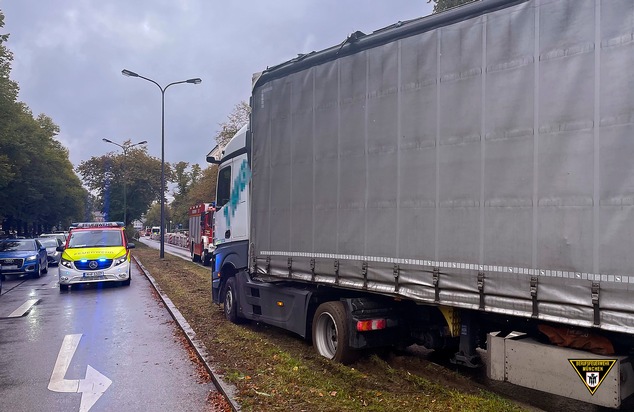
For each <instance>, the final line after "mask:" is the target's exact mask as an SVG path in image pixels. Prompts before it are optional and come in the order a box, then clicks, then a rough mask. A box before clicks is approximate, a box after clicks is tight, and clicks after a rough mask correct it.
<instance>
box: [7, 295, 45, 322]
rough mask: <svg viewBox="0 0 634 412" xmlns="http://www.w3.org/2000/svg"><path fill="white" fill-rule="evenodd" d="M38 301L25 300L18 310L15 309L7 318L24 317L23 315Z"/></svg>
mask: <svg viewBox="0 0 634 412" xmlns="http://www.w3.org/2000/svg"><path fill="white" fill-rule="evenodd" d="M39 301H40V300H39V299H29V300H27V301H26V302H24V303H23V304H22V305H21V306H20V307H19V308H17V309H16V310H14V311H13V312H11V314H10V315H9V316H8V317H10V318H19V317H20V316H24V314H25V313H26V312H28V311H29V310H30V309H31V306H33V305H35V304H36V303H37V302H39Z"/></svg>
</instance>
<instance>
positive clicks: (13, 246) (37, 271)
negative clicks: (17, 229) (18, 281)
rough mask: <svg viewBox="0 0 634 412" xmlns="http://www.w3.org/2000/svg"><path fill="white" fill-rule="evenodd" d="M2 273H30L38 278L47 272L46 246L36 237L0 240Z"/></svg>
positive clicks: (4, 274)
mask: <svg viewBox="0 0 634 412" xmlns="http://www.w3.org/2000/svg"><path fill="white" fill-rule="evenodd" d="M0 266H2V275H3V276H6V275H31V276H33V277H36V278H39V277H40V276H41V275H42V273H46V272H48V258H47V253H46V248H45V247H44V246H43V245H42V244H41V243H40V242H39V240H36V239H3V240H2V241H0Z"/></svg>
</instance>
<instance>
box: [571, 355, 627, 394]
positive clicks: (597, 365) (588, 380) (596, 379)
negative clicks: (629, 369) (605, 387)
mask: <svg viewBox="0 0 634 412" xmlns="http://www.w3.org/2000/svg"><path fill="white" fill-rule="evenodd" d="M568 362H570V364H571V365H572V367H573V368H574V369H575V372H577V375H579V377H580V378H581V381H582V382H583V383H584V385H586V388H587V389H588V391H590V395H594V393H595V392H596V391H597V389H599V386H600V385H601V383H602V382H603V380H604V379H605V377H606V376H608V374H609V373H610V370H611V369H612V367H613V366H614V364H615V363H616V359H568Z"/></svg>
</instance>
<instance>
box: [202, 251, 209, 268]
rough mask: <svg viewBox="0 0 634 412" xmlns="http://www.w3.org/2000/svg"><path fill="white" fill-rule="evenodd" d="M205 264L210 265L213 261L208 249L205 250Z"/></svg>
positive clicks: (203, 259)
mask: <svg viewBox="0 0 634 412" xmlns="http://www.w3.org/2000/svg"><path fill="white" fill-rule="evenodd" d="M202 261H203V266H209V264H210V263H211V253H207V252H206V251H205V252H203V258H202Z"/></svg>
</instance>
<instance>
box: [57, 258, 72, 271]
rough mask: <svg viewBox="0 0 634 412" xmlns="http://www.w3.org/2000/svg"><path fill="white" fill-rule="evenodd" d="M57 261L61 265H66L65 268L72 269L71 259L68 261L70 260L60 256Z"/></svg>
mask: <svg viewBox="0 0 634 412" xmlns="http://www.w3.org/2000/svg"><path fill="white" fill-rule="evenodd" d="M59 263H60V265H62V266H66V267H67V268H69V269H72V268H73V264H72V263H71V261H70V260H66V259H64V258H62V259H61V260H60V261H59Z"/></svg>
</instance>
